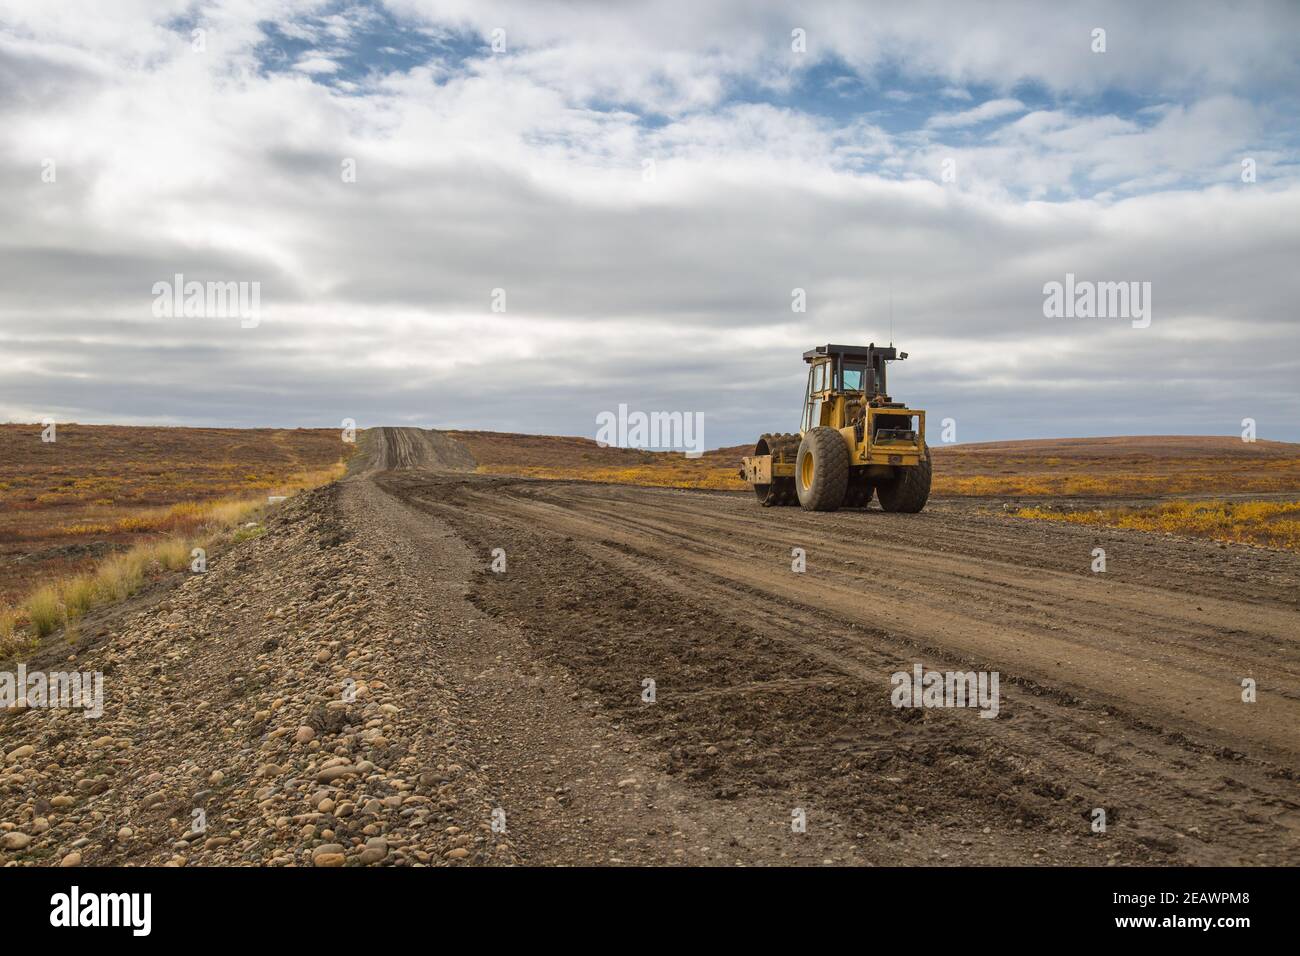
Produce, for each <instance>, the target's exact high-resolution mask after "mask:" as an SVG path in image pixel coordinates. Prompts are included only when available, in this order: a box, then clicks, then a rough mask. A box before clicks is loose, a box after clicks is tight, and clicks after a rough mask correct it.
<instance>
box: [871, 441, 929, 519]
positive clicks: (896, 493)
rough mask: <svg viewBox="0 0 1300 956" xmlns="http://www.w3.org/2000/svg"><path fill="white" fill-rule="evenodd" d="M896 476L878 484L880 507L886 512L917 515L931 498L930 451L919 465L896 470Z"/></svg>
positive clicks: (926, 452) (877, 494)
mask: <svg viewBox="0 0 1300 956" xmlns="http://www.w3.org/2000/svg"><path fill="white" fill-rule="evenodd" d="M896 472H897V473H896V474H895V475H894V476H893V477H892V478H889V479H887V480H885V481H878V482H877V484H876V496H877V497H878V498H879V499H880V507H882V508H884V509H885V510H886V511H894V512H902V513H905V514H916V513H917V512H918V511H920V510H921V509H922V508H924V507H925V503H926V501H928V500H929V498H930V475H931V472H930V450H929V449H928V448H927V449H925V458H923V459H922V460H921V463H920V464H919V465H910V466H908V467H906V468H898V469H896Z"/></svg>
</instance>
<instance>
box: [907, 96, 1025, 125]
mask: <svg viewBox="0 0 1300 956" xmlns="http://www.w3.org/2000/svg"><path fill="white" fill-rule="evenodd" d="M1023 112H1025V104H1024V103H1022V102H1020V101H1019V100H1013V99H1002V100H986V101H985V102H983V103H981V104H980V105H979V106H976V107H973V108H972V109H968V110H963V111H961V112H960V113H936V114H935V115H934V116H931V117H930V118H929V119H928V120H927V121H926V124H925V125H926V126H929V127H932V128H934V129H950V128H952V127H958V126H974V125H976V124H978V123H986V122H988V121H989V120H995V119H1001V118H1003V117H1005V116H1010V115H1012V114H1014V113H1023Z"/></svg>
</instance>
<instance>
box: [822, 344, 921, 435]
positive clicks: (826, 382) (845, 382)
mask: <svg viewBox="0 0 1300 956" xmlns="http://www.w3.org/2000/svg"><path fill="white" fill-rule="evenodd" d="M905 358H907V353H906V352H899V351H898V350H897V349H895V348H894V347H893V346H888V347H884V346H877V345H876V344H875V343H874V342H873V343H872V344H871V345H819V346H817V347H816V348H815V349H811V350H810V351H807V352H804V353H803V360H804V361H805V362H807V363H808V364H809V366H810V367H809V369H808V386H807V388H806V389H805V391H804V405H803V423H802V425H801V429H802V430H803V431H807V430H808V429H810V428H813V427H815V426H817V425H819V424H821V423H822V421H821V419H822V406H823V404H824V403H826V402H828V401H832V400H833V399H834V398H836V397H837V396H840V395H843V396H844V398H845V401H846V404H848V405H850V406H856V407H857V410H858V413H859V414H862V411H863V410H864V409H865V408H866V406H867V405H868V404H870V405H875V406H880V405H886V404H891V403H890V402H889V394H888V392H887V390H886V381H887V375H886V367H885V363H886V362H893V361H897V360H899V359H905Z"/></svg>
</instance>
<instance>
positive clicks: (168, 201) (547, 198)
mask: <svg viewBox="0 0 1300 956" xmlns="http://www.w3.org/2000/svg"><path fill="white" fill-rule="evenodd" d="M111 6H112V13H111V14H109V13H108V12H106V8H105V5H104V4H102V3H101V2H99V0H58V2H48V0H0V223H2V224H3V228H2V229H0V420H10V421H38V420H41V419H44V418H53V419H56V420H58V421H80V422H119V423H158V424H194V425H198V424H203V425H241V426H243V425H247V426H254V425H279V426H297V425H315V426H336V425H338V424H339V423H340V422H341V421H342V420H343V419H344V418H352V419H355V420H356V421H357V423H358V424H359V425H360V426H362V427H365V426H367V425H375V424H419V425H426V426H434V427H469V428H490V429H496V430H503V431H526V432H548V433H562V434H577V435H588V436H594V434H595V430H596V424H595V422H596V415H597V414H598V413H599V412H601V411H603V410H607V409H613V408H616V407H617V405H618V404H619V403H627V404H628V405H629V406H630V407H631V408H633V409H642V410H647V411H650V410H679V411H700V412H704V413H705V416H706V417H705V439H706V442H707V444H709V445H710V446H716V445H726V444H735V443H740V442H745V441H750V440H752V439H753V437H754V436H755V435H757V434H758V433H759V432H761V431H768V430H790V429H793V428H796V427H797V422H798V418H799V402H800V399H801V395H802V388H803V381H804V367H803V365H802V362H801V360H800V354H801V353H802V352H803V351H804V350H805V349H807V348H810V347H811V346H813V345H814V344H817V343H825V342H827V341H832V342H844V343H866V342H870V341H875V342H877V343H881V342H886V341H888V340H889V339H890V335H891V312H892V335H893V340H894V341H895V343H896V344H898V345H899V346H900V347H901V348H903V349H906V350H907V351H908V352H909V353H910V354H911V358H910V359H909V360H908V361H907V362H905V363H900V364H899V365H898V366H896V367H895V370H894V374H893V377H892V380H891V385H892V388H891V391H892V392H893V394H894V397H895V398H901V399H906V400H907V401H909V402H910V403H912V404H913V405H916V406H918V407H925V408H927V409H928V410H929V412H930V415H931V420H932V421H935V420H937V419H938V418H941V417H952V418H954V419H955V420H956V422H957V433H958V434H957V437H958V439H959V440H961V441H977V440H987V439H997V438H1017V437H1048V436H1075V435H1113V434H1197V433H1207V434H1237V433H1238V432H1239V431H1240V430H1241V420H1242V419H1243V418H1245V417H1251V418H1254V419H1256V420H1257V422H1258V427H1259V434H1260V436H1261V437H1266V438H1280V439H1287V440H1300V401H1298V399H1297V396H1298V394H1300V389H1298V387H1297V382H1300V318H1298V317H1297V302H1300V153H1298V152H1297V146H1298V145H1300V144H1298V140H1300V122H1297V119H1298V118H1300V5H1297V4H1295V3H1290V2H1286V0H1280V2H1277V3H1264V2H1261V3H1233V4H1227V3H1222V4H1213V3H1195V2H1191V3H1186V2H1184V3H1176V4H1175V3H1171V4H1168V5H1164V4H1159V3H1140V4H1136V3H1131V2H1120V3H1113V4H1110V3H1073V4H1038V3H1030V4H1023V5H1022V4H1012V3H1006V4H998V5H977V4H973V3H967V2H953V3H951V4H938V3H934V4H931V3H923V2H922V3H916V2H910V3H899V2H890V3H880V4H868V3H847V2H846V3H799V4H793V3H786V4H780V3H765V2H755V0H745V2H710V3H702V2H699V0H685V2H675V0H663V2H656V3H617V4H610V3H582V2H571V3H563V4H561V3H546V2H536V0H534V2H527V3H495V2H484V0H473V2H470V0H464V2H461V0H447V2H441V0H435V2H429V0H388V2H380V0H372V2H356V3H353V2H342V3H340V2H330V3H321V2H305V0H258V2H254V0H213V2H204V0H178V2H172V0H115V2H114V3H113V4H112V5H111ZM1098 30H1104V34H1099V33H1098V32H1097V31H1098ZM1103 43H1104V51H1099V50H1098V49H1097V48H1098V47H1099V46H1101V45H1102V44H1103ZM1251 172H1253V176H1252V175H1250V173H1251ZM1252 179H1253V181H1250V180H1252ZM177 274H181V275H183V276H184V278H185V280H186V281H194V282H200V283H217V282H245V283H257V284H258V285H257V289H258V291H259V294H260V310H259V312H258V313H257V318H256V321H255V322H254V323H250V322H247V321H245V322H241V321H240V319H239V317H238V316H234V315H228V314H218V315H210V314H209V315H190V316H186V315H184V314H181V315H170V316H169V315H166V314H162V315H160V314H158V313H159V308H158V302H157V298H158V297H157V295H156V294H155V290H156V288H158V286H157V283H160V282H171V281H173V277H174V276H175V275H177ZM1067 274H1073V275H1074V276H1075V277H1076V281H1082V282H1136V283H1150V290H1151V300H1150V304H1151V312H1150V324H1149V325H1148V326H1147V327H1144V328H1135V327H1134V321H1131V320H1130V319H1129V318H1128V317H1124V316H1119V317H1115V316H1099V317H1074V318H1066V317H1047V316H1045V315H1044V298H1045V296H1044V292H1043V289H1044V285H1045V284H1047V283H1050V282H1053V281H1058V282H1063V281H1064V280H1065V276H1066V275H1067ZM247 288H249V289H250V290H251V288H252V286H251V285H250V286H248V287H247ZM498 290H500V291H498ZM795 290H803V293H802V296H803V298H804V299H805V301H806V308H805V310H804V311H796V310H795V305H796V302H797V297H796V293H795ZM891 303H892V307H891ZM502 309H503V310H504V311H500V310H502ZM1139 324H1140V323H1139ZM249 326H251V327H249Z"/></svg>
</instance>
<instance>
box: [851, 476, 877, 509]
mask: <svg viewBox="0 0 1300 956" xmlns="http://www.w3.org/2000/svg"><path fill="white" fill-rule="evenodd" d="M875 493H876V483H875V481H874V480H873V479H871V478H866V477H860V476H859V475H858V474H856V473H855V472H854V471H853V470H850V471H849V487H848V490H847V491H845V493H844V507H845V508H868V507H870V506H871V499H872V497H873V496H874V495H875Z"/></svg>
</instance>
